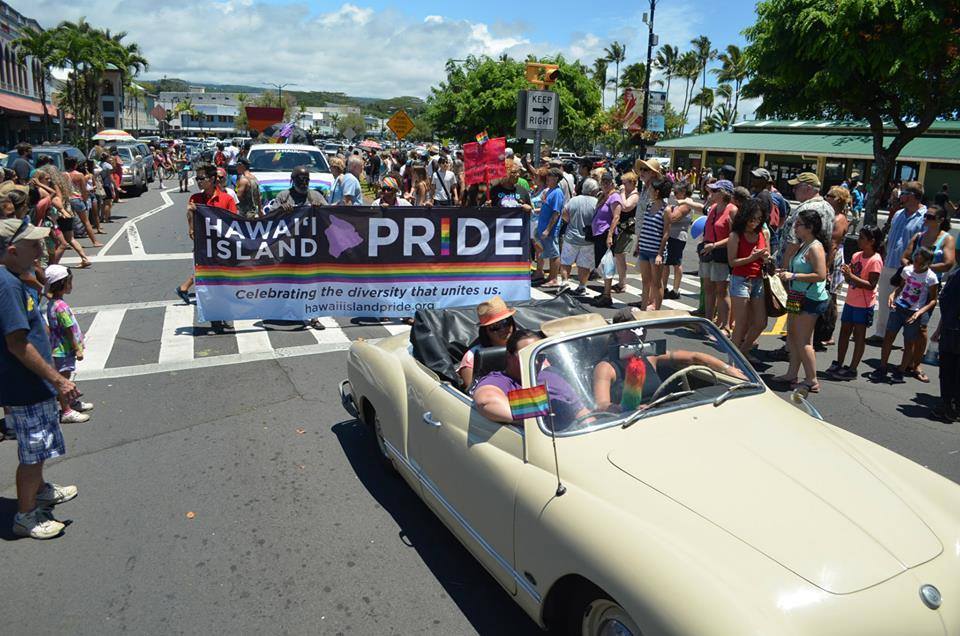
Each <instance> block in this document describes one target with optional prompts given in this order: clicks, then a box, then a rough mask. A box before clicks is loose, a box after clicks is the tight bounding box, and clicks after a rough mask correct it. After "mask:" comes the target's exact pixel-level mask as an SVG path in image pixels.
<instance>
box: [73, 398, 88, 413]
mask: <svg viewBox="0 0 960 636" xmlns="http://www.w3.org/2000/svg"><path fill="white" fill-rule="evenodd" d="M70 408H72V409H73V410H74V411H80V412H81V413H86V412H87V411H92V410H93V402H81V401H80V400H76V401H74V402H71V403H70Z"/></svg>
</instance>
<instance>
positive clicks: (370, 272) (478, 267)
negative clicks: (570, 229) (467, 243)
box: [195, 243, 530, 285]
mask: <svg viewBox="0 0 960 636" xmlns="http://www.w3.org/2000/svg"><path fill="white" fill-rule="evenodd" d="M447 249H448V250H449V243H448V248H447ZM195 269H196V280H197V281H198V282H200V283H201V284H204V285H267V284H275V283H294V284H301V285H302V284H310V283H329V282H344V283H354V284H358V285H362V284H364V283H430V282H443V281H447V280H463V281H466V282H469V281H485V280H497V281H502V280H513V281H517V282H526V281H528V280H529V278H530V265H529V264H528V263H526V262H513V263H510V262H508V263H479V262H472V263H436V264H433V263H377V264H371V263H364V264H361V263H316V264H313V263H311V264H309V265H294V264H289V263H288V264H280V265H257V266H256V267H235V266H227V267H223V266H216V265H201V264H199V263H198V264H197V265H196V266H195Z"/></svg>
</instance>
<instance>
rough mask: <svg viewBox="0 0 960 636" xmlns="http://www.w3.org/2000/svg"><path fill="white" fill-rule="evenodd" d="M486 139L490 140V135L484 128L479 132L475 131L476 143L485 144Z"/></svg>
mask: <svg viewBox="0 0 960 636" xmlns="http://www.w3.org/2000/svg"><path fill="white" fill-rule="evenodd" d="M488 141H490V136H489V135H487V131H486V130H484V131H483V132H481V133H477V143H478V144H485V143H487V142H488Z"/></svg>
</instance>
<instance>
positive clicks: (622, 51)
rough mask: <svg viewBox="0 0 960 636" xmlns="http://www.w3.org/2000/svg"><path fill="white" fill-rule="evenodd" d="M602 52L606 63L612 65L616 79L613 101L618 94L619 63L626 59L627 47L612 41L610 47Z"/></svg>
mask: <svg viewBox="0 0 960 636" xmlns="http://www.w3.org/2000/svg"><path fill="white" fill-rule="evenodd" d="M603 52H604V53H606V54H607V55H606V58H607V61H608V62H613V64H614V73H613V76H614V78H616V79H615V81H614V83H613V86H614V91H613V94H614V99H616V96H617V95H618V94H619V93H620V63H621V62H623V61H624V60H626V59H627V45H626V44H621V43H620V42H617V41H616V40H614V41H613V43H612V44H611V45H610V46H608V47H606V48H604V49H603Z"/></svg>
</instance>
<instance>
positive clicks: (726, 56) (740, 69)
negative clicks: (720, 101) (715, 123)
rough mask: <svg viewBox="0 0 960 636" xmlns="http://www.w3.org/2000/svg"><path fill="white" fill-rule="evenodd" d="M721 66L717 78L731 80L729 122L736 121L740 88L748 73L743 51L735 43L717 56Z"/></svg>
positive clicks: (725, 80) (722, 80)
mask: <svg viewBox="0 0 960 636" xmlns="http://www.w3.org/2000/svg"><path fill="white" fill-rule="evenodd" d="M718 59H719V60H720V63H721V64H722V66H721V67H720V69H719V71H717V79H718V80H719V81H721V82H733V119H732V120H731V121H730V123H731V124H733V123H736V121H737V108H738V107H739V105H740V88H741V87H742V86H743V83H744V82H745V81H746V80H747V77H748V76H749V75H750V72H749V69H748V68H747V59H746V57H744V55H743V51H741V50H740V47H739V46H737V45H735V44H730V45H728V46H727V48H726V50H725V51H724V52H723V53H721V54H720V56H719V58H718Z"/></svg>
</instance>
